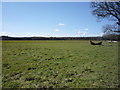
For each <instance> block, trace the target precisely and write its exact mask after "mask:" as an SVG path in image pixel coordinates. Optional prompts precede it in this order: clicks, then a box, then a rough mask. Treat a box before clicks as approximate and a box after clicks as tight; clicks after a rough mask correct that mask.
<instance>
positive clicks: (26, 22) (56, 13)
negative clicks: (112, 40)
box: [1, 2, 113, 37]
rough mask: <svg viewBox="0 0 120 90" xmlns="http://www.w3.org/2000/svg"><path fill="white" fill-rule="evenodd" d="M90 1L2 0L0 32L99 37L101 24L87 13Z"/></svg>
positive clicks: (24, 34) (17, 34) (25, 34)
mask: <svg viewBox="0 0 120 90" xmlns="http://www.w3.org/2000/svg"><path fill="white" fill-rule="evenodd" d="M91 11H92V9H91V8H90V2H4V3H2V23H3V24H2V33H1V34H2V35H9V36H48V37H50V36H53V37H56V36H63V37H68V36H71V37H73V36H79V37H80V36H99V35H101V34H102V26H103V25H104V24H110V23H113V22H110V21H108V20H107V19H106V20H104V21H102V22H97V18H96V17H95V16H93V15H92V14H91Z"/></svg>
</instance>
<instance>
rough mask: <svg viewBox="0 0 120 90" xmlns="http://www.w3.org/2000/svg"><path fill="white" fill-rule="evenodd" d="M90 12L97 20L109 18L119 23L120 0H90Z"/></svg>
mask: <svg viewBox="0 0 120 90" xmlns="http://www.w3.org/2000/svg"><path fill="white" fill-rule="evenodd" d="M91 8H92V9H93V10H92V14H93V15H95V16H96V17H97V18H99V20H102V19H103V18H109V20H114V21H116V24H118V25H120V2H92V3H91Z"/></svg>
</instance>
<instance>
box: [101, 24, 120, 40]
mask: <svg viewBox="0 0 120 90" xmlns="http://www.w3.org/2000/svg"><path fill="white" fill-rule="evenodd" d="M117 29H118V28H117V25H116V24H114V25H110V24H106V25H104V26H103V33H104V34H103V37H105V38H109V39H110V40H111V41H112V40H113V39H115V38H117V36H118V35H119V34H118V33H117V32H116V31H117Z"/></svg>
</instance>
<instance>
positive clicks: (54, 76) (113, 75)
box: [2, 40, 118, 88]
mask: <svg viewBox="0 0 120 90" xmlns="http://www.w3.org/2000/svg"><path fill="white" fill-rule="evenodd" d="M103 44H104V46H93V45H90V42H89V41H80V40H66V41H62V40H60V41H55V40H53V41H52V40H51V41H47V40H46V41H44V40H43V41H2V45H3V46H2V87H3V88H116V87H118V44H117V42H116V43H111V44H110V43H108V42H103Z"/></svg>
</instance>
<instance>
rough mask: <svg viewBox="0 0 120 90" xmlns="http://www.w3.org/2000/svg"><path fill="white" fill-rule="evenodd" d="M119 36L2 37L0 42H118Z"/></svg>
mask: <svg viewBox="0 0 120 90" xmlns="http://www.w3.org/2000/svg"><path fill="white" fill-rule="evenodd" d="M118 37H119V36H118V35H115V36H111V37H10V36H1V37H0V40H98V41H101V40H113V41H118V40H119V39H118Z"/></svg>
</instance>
